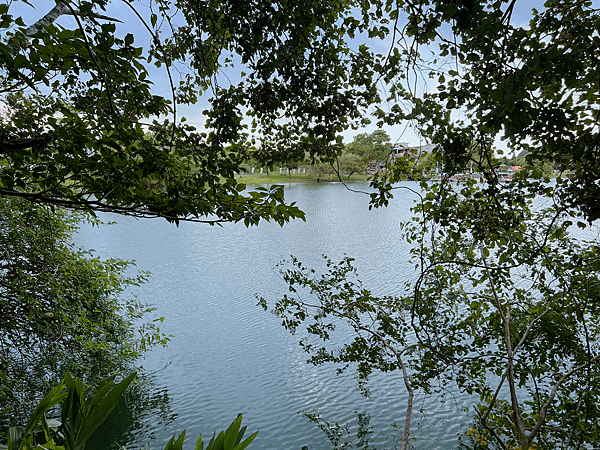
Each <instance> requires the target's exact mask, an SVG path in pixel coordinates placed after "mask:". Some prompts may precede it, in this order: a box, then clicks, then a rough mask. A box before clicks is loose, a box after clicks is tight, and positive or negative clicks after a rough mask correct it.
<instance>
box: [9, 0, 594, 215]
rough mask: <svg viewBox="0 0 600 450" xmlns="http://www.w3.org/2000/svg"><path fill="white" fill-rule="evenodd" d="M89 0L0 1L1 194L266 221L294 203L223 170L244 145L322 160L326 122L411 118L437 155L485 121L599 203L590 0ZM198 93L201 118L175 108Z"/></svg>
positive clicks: (484, 138) (329, 153) (338, 132)
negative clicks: (113, 1)
mask: <svg viewBox="0 0 600 450" xmlns="http://www.w3.org/2000/svg"><path fill="white" fill-rule="evenodd" d="M119 3H121V2H119ZM108 6H110V3H108V2H106V1H105V0H93V1H82V2H79V1H78V2H70V1H60V2H58V3H56V7H55V8H54V9H53V10H52V11H50V12H49V13H48V14H47V15H46V16H44V20H38V21H37V22H36V23H34V24H31V23H30V24H25V23H24V22H23V20H22V19H21V18H20V16H21V15H22V14H21V12H22V8H28V6H27V3H26V2H23V3H9V4H5V5H2V6H1V10H0V14H2V30H3V31H2V37H3V40H2V43H1V44H0V45H1V51H0V77H1V78H2V85H3V86H4V88H3V92H4V96H3V101H4V102H5V104H6V105H7V106H8V108H7V114H8V117H7V118H6V119H5V120H3V121H2V128H1V130H0V136H1V142H2V160H3V168H2V172H1V177H0V183H1V186H0V189H1V191H0V192H1V193H2V194H3V195H13V196H21V197H25V198H28V199H30V200H32V201H38V202H48V203H55V204H60V205H64V206H69V207H75V208H90V209H95V210H110V211H115V212H121V213H126V214H135V215H140V216H162V217H166V218H167V219H169V220H182V219H190V220H206V221H211V222H218V221H241V220H243V221H245V222H246V223H247V224H254V223H257V222H258V221H259V220H260V219H261V218H266V219H275V220H277V221H279V222H282V223H283V222H284V221H286V220H288V219H289V218H291V217H292V216H301V212H299V211H298V210H297V209H296V208H294V207H293V206H286V205H285V203H284V199H283V194H282V192H281V189H279V188H274V189H273V190H272V191H271V192H264V191H263V192H258V191H257V192H255V193H254V194H248V193H244V189H245V186H244V185H243V184H241V183H240V182H239V181H238V180H236V179H235V174H236V172H238V171H239V169H240V165H241V164H242V162H243V160H244V159H245V158H246V159H247V158H248V157H249V155H248V153H249V152H251V149H252V148H260V149H261V152H262V153H261V158H262V159H264V160H266V161H268V160H278V159H280V160H288V159H289V158H281V157H273V158H269V157H268V155H266V154H265V153H273V154H274V155H276V154H277V153H279V155H280V156H281V154H282V152H284V153H289V154H290V155H306V154H307V155H309V157H311V158H312V160H313V161H314V160H326V161H331V160H332V159H333V158H334V157H335V156H337V155H339V154H341V151H342V149H343V145H342V143H341V142H342V133H343V132H344V131H346V130H347V129H349V128H351V127H358V126H361V125H362V124H364V123H366V122H368V121H370V120H376V121H377V122H378V123H379V124H380V125H402V126H405V125H406V124H411V123H412V124H413V125H414V126H415V127H416V129H417V132H418V133H420V134H421V135H422V137H423V138H424V139H426V140H429V141H430V142H431V143H434V144H436V145H438V147H439V151H440V154H441V155H443V158H445V159H446V162H447V163H448V165H449V166H452V167H454V168H455V169H456V170H460V166H461V165H462V164H463V163H464V162H465V161H466V160H468V159H469V155H470V154H472V152H473V151H475V150H476V151H477V152H478V153H479V154H480V155H481V157H482V158H483V159H485V158H486V155H488V156H490V157H491V156H493V153H494V142H497V141H498V139H504V140H505V142H506V145H507V146H508V147H509V150H510V151H513V152H517V153H519V152H520V151H521V150H524V149H525V150H528V157H529V158H531V159H534V160H539V161H548V160H550V161H552V162H554V163H555V164H556V165H557V166H559V167H560V169H561V170H563V171H568V172H570V173H572V174H573V175H572V181H571V182H570V183H569V184H568V186H565V189H564V190H563V192H562V195H564V196H565V198H569V199H570V201H572V202H573V203H574V204H575V205H577V206H578V207H580V208H581V210H582V212H583V213H584V214H586V215H587V217H589V218H590V219H595V218H596V217H598V216H599V215H600V212H598V211H596V209H597V208H596V207H597V205H598V204H600V203H599V202H597V201H596V199H597V198H598V189H599V188H598V186H597V183H596V180H597V179H598V166H597V164H596V162H594V161H596V160H597V152H598V150H597V149H598V124H597V120H598V114H599V113H598V111H599V107H598V102H597V80H598V65H597V64H596V59H597V48H598V40H599V39H600V38H599V37H598V35H597V33H595V30H596V29H597V24H598V11H597V9H595V8H594V7H593V4H592V2H591V1H574V0H561V1H558V0H556V1H547V2H546V3H545V4H544V5H543V7H542V5H540V7H539V8H538V9H533V10H528V9H527V6H526V5H522V4H521V2H518V1H517V0H511V1H500V0H498V1H496V0H494V1H492V0H488V1H477V2H474V1H469V2H463V3H460V4H456V3H455V2H446V1H438V0H435V1H429V0H422V1H418V2H404V1H399V2H381V1H379V0H371V1H356V2H352V1H339V0H335V1H334V0H330V1H327V2H317V1H310V0H309V1H305V2H301V3H298V4H294V5H291V4H289V3H285V2H271V1H262V0H259V1H255V2H239V1H237V0H228V1H224V2H205V3H198V2H186V1H182V2H171V1H169V0H158V1H155V2H153V3H152V6H151V8H145V7H141V6H137V5H135V4H133V3H130V2H122V6H123V7H124V8H125V9H128V10H131V11H132V14H134V15H135V16H136V17H138V19H139V27H138V28H136V29H138V30H142V31H139V32H136V33H135V34H133V33H131V32H124V31H122V26H121V25H120V24H119V23H118V22H119V17H114V18H111V17H106V16H105V15H101V14H100V13H102V10H103V9H106V7H108ZM136 8H137V9H136ZM115 11H116V12H118V11H119V10H118V9H115ZM121 11H122V9H121ZM517 12H518V13H519V14H517ZM121 14H122V13H121ZM66 15H71V16H72V17H74V19H75V23H76V26H75V27H74V28H73V29H67V28H64V27H62V26H61V25H60V24H59V22H60V17H63V16H66ZM515 16H516V17H515ZM40 19H42V18H40ZM57 20H58V21H57ZM137 42H141V43H142V44H136V43H137ZM431 52H433V54H434V55H435V57H434V58H429V56H428V55H429V54H430V53H431ZM149 63H151V64H152V63H153V64H155V65H156V66H157V67H159V68H161V69H162V70H164V71H165V74H166V78H167V80H168V84H169V85H170V89H168V90H167V91H168V93H167V94H165V93H164V91H163V92H161V93H158V92H156V91H157V89H156V80H154V79H153V77H152V75H153V74H154V73H155V72H151V71H150V70H149V68H148V67H149V66H148V64H149ZM200 103H205V104H208V105H209V106H208V108H207V109H206V111H204V113H203V117H204V118H205V129H204V130H196V129H193V127H189V126H186V124H185V122H182V121H181V120H180V119H181V118H180V117H179V116H178V107H179V109H180V107H181V106H182V105H193V104H200ZM369 116H370V117H369ZM253 142H255V143H256V142H257V143H258V144H260V145H258V146H254V145H252V143H253ZM480 159H481V158H480ZM480 162H481V161H480Z"/></svg>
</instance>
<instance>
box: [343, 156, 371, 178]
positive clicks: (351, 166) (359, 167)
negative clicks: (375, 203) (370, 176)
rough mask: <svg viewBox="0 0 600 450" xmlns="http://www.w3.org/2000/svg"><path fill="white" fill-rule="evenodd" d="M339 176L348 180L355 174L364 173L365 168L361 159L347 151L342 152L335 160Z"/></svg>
mask: <svg viewBox="0 0 600 450" xmlns="http://www.w3.org/2000/svg"><path fill="white" fill-rule="evenodd" d="M337 167H338V168H339V172H340V174H346V175H348V179H350V177H351V176H352V175H354V174H355V173H364V172H365V169H366V166H365V163H364V161H363V159H362V158H361V157H360V156H358V155H356V154H354V153H350V152H348V151H344V152H343V153H342V154H341V155H340V156H339V157H338V159H337Z"/></svg>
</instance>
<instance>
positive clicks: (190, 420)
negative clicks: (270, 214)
mask: <svg viewBox="0 0 600 450" xmlns="http://www.w3.org/2000/svg"><path fill="white" fill-rule="evenodd" d="M353 186H357V185H353ZM407 186H410V187H413V188H414V187H415V186H416V185H414V184H408V183H407ZM358 187H359V188H361V189H364V190H366V189H368V185H367V184H359V185H358ZM395 197H396V198H395V199H394V200H393V201H392V202H391V203H390V206H389V207H388V208H382V209H377V210H371V211H369V209H368V203H369V197H368V196H367V195H363V194H356V193H352V192H349V191H348V190H347V189H346V188H345V187H344V186H343V185H341V184H326V185H324V184H320V185H290V186H288V187H286V200H287V201H290V202H291V201H295V202H297V204H298V205H299V206H300V208H302V209H303V210H304V211H305V212H306V215H307V220H306V222H303V221H294V222H292V223H290V224H287V225H285V226H284V227H283V228H281V227H279V226H278V225H276V224H271V223H263V224H261V225H259V226H258V227H254V228H250V229H247V228H245V227H244V226H243V225H241V224H226V225H225V226H223V227H210V226H206V225H202V224H189V223H182V224H180V226H179V227H175V226H174V225H172V224H168V223H167V222H166V221H163V220H140V221H137V220H135V219H132V218H127V217H118V216H109V217H107V220H115V221H117V222H118V223H117V224H116V225H111V226H103V227H100V228H91V227H84V228H83V229H82V230H81V233H80V242H81V243H82V245H84V246H85V247H87V248H93V249H96V254H97V255H98V256H101V257H110V256H114V257H120V258H123V259H134V260H136V262H137V265H138V267H139V268H140V269H143V270H148V271H150V272H152V276H151V277H150V281H149V282H148V283H147V284H146V285H144V286H142V288H141V289H139V290H137V291H136V294H137V295H138V297H139V298H140V299H141V300H143V301H145V302H148V303H151V304H153V305H155V306H156V307H157V313H156V314H157V315H158V316H164V317H165V322H164V323H163V325H162V326H161V330H162V331H163V332H165V333H167V334H171V335H173V336H174V337H173V338H172V340H171V342H170V344H169V346H168V347H167V348H164V349H163V348H157V349H155V350H153V351H152V352H151V353H150V354H149V355H147V357H146V359H145V360H144V361H142V365H143V366H144V367H145V368H146V369H147V371H148V372H149V373H152V372H154V371H157V372H156V373H155V375H154V379H153V380H152V382H151V383H150V384H149V385H148V388H147V392H146V394H145V395H141V396H140V397H141V402H140V403H139V404H136V402H135V401H128V402H127V403H125V404H124V405H121V407H120V409H119V411H118V412H117V414H116V415H115V417H113V418H111V419H110V420H111V422H109V423H108V424H107V425H106V426H105V427H104V430H105V431H100V432H99V434H100V436H101V437H102V439H107V433H108V431H106V430H108V429H111V428H114V429H115V430H114V431H115V432H116V433H115V436H116V435H118V436H120V437H119V438H118V441H119V443H121V444H123V445H126V446H127V448H136V449H137V448H140V447H143V446H145V445H146V444H147V443H149V442H150V443H151V446H152V448H162V447H163V446H164V445H165V443H166V442H167V441H168V439H169V438H170V437H171V436H172V435H173V434H174V433H176V432H177V433H179V432H181V431H182V430H184V429H187V435H188V436H189V437H190V439H189V442H188V448H193V442H195V439H196V437H197V436H198V434H200V433H202V434H203V435H204V436H212V433H213V431H215V430H217V431H219V430H222V429H224V428H226V427H227V426H228V425H229V424H230V423H231V422H232V421H233V420H234V419H235V417H236V416H237V414H238V413H240V412H241V413H243V414H244V424H245V425H247V426H248V432H250V433H252V432H254V431H256V430H260V432H259V434H258V437H257V438H256V440H255V441H254V443H253V444H252V446H251V448H256V449H266V450H271V449H272V450H276V449H277V450H279V449H286V450H293V449H296V450H299V449H301V448H302V447H303V446H307V447H308V448H309V449H323V448H330V447H331V445H330V444H329V443H328V440H327V437H326V436H325V435H324V433H323V432H322V431H320V430H319V429H318V427H317V426H315V425H314V424H312V423H310V422H309V421H308V420H306V418H304V417H303V416H301V415H300V414H299V412H300V411H307V412H311V411H314V410H318V411H319V413H320V414H321V415H322V417H323V418H324V419H325V420H327V421H328V422H330V423H333V422H339V423H354V424H355V425H354V426H358V425H357V422H356V418H355V416H354V415H355V412H356V411H361V412H364V413H365V414H368V416H369V417H370V425H371V426H373V431H374V432H373V434H372V435H370V442H371V445H373V446H374V447H377V448H382V447H383V446H384V445H385V446H387V447H392V446H393V445H394V443H395V442H396V441H397V433H396V432H395V429H394V428H393V426H392V424H393V423H395V422H396V423H403V421H404V412H405V408H406V394H405V390H404V387H403V386H404V385H403V382H402V380H401V377H400V376H399V374H395V373H387V374H375V375H374V376H373V378H372V382H371V384H370V387H371V396H370V397H369V398H365V397H363V396H361V395H360V393H359V392H358V391H357V389H356V380H355V378H354V375H353V373H352V371H348V372H346V373H344V374H342V375H339V376H338V375H336V370H335V367H333V366H331V365H324V366H320V367H313V366H310V365H307V364H306V359H307V355H306V354H304V353H303V352H302V350H301V348H300V347H299V345H298V339H297V337H294V336H291V335H289V334H288V333H287V332H286V331H285V330H284V329H283V328H282V327H281V326H280V324H279V321H278V319H277V318H276V317H275V316H273V315H272V314H268V313H265V312H264V311H263V310H262V308H260V307H257V306H256V299H255V294H259V295H260V296H263V297H265V298H267V299H275V298H277V297H279V296H280V295H281V294H283V293H285V292H286V290H287V286H286V285H285V283H283V281H282V280H281V279H280V278H279V277H278V274H277V273H276V270H274V267H275V265H276V264H277V263H278V262H279V261H281V260H282V259H284V258H286V257H289V255H295V256H296V257H298V259H299V260H300V261H302V262H303V263H305V265H308V266H316V267H318V266H319V265H321V264H322V258H321V255H322V254H327V255H328V256H330V257H331V258H332V259H333V260H339V259H340V258H342V257H343V255H344V254H347V255H349V256H351V257H354V258H355V259H356V263H355V266H356V267H357V269H358V272H359V276H360V278H361V279H362V281H363V283H364V285H365V287H367V288H369V289H371V290H372V291H373V292H374V294H391V295H401V294H402V286H403V283H404V281H405V280H406V278H407V277H412V275H413V271H414V267H412V266H411V265H409V264H408V251H409V247H408V246H407V244H406V243H404V242H403V241H401V240H400V235H399V232H400V225H401V222H402V221H403V220H406V219H408V218H409V217H410V211H409V208H410V207H411V206H412V202H413V199H414V197H415V194H414V193H412V192H410V191H398V192H396V194H395ZM162 368H164V370H159V369H162ZM468 405H469V401H468V398H465V397H461V396H455V395H454V393H450V394H449V395H447V396H446V397H444V398H441V397H439V396H436V397H435V398H431V397H424V396H421V397H417V398H416V401H415V415H414V419H413V423H414V427H413V430H414V432H415V434H416V436H417V439H418V440H417V441H416V442H415V443H414V446H415V448H418V449H423V450H427V449H437V448H441V449H450V448H453V447H454V446H455V445H456V442H457V433H458V432H459V430H460V429H461V421H463V420H464V421H466V420H467V419H468V417H467V415H466V414H465V415H464V416H461V411H462V410H463V409H464V408H466V407H467V406H468ZM419 410H421V411H422V413H421V414H420V413H418V411H419ZM457 412H458V413H457ZM96 442H97V443H96V444H94V445H96V447H93V446H92V445H91V444H90V447H89V448H90V449H95V448H98V449H99V448H100V446H99V445H100V441H96ZM104 442H106V441H104ZM102 448H106V445H104V446H103V447H102Z"/></svg>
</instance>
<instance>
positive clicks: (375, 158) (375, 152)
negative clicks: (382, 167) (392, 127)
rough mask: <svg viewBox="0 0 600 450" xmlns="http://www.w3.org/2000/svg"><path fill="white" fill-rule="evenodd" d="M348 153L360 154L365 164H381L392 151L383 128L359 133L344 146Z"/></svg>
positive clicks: (388, 138)
mask: <svg viewBox="0 0 600 450" xmlns="http://www.w3.org/2000/svg"><path fill="white" fill-rule="evenodd" d="M346 149H347V151H348V152H349V153H354V154H356V155H358V156H360V157H361V158H362V159H363V161H364V162H365V163H366V164H375V165H377V164H381V163H383V162H384V161H386V160H387V159H388V157H389V155H390V152H391V151H392V143H391V140H390V137H389V136H388V134H387V133H386V132H385V131H384V130H375V131H373V132H372V133H359V134H357V135H356V136H354V139H353V140H352V142H351V143H350V144H348V145H347V146H346Z"/></svg>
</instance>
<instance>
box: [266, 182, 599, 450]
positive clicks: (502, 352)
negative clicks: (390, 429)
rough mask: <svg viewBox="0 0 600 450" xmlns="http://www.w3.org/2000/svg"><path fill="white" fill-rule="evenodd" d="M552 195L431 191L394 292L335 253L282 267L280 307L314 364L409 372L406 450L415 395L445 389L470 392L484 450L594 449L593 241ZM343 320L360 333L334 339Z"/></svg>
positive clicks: (530, 190) (539, 187)
mask: <svg viewBox="0 0 600 450" xmlns="http://www.w3.org/2000/svg"><path fill="white" fill-rule="evenodd" d="M548 192H552V188H551V187H546V186H545V185H544V184H543V183H539V184H533V185H532V184H531V183H530V182H527V183H523V184H522V185H521V186H519V189H515V191H513V192H511V193H510V195H495V196H490V195H489V194H488V193H486V188H485V187H483V186H482V185H480V184H476V183H474V182H473V181H471V182H469V183H467V184H466V185H463V186H462V187H460V188H458V189H456V190H453V189H447V188H445V187H444V186H443V185H442V184H434V185H426V184H424V185H423V197H422V199H421V201H420V202H419V203H418V204H417V205H416V206H415V208H414V213H415V215H414V217H413V219H412V220H411V221H409V222H408V223H406V224H405V228H404V230H405V231H404V238H405V239H407V240H408V242H411V243H413V244H414V246H413V249H412V255H413V256H412V260H411V262H412V263H413V264H414V265H415V266H416V267H417V269H418V272H417V274H416V276H415V277H413V278H410V279H409V280H407V282H406V284H405V285H404V290H403V292H402V293H401V294H400V295H390V296H384V297H377V296H374V295H373V294H372V293H371V291H370V290H369V289H368V288H367V287H365V286H363V285H362V283H361V282H360V280H359V279H358V277H357V274H356V271H355V269H354V268H353V267H352V259H351V258H345V259H344V260H343V261H341V262H340V263H339V264H336V263H334V262H333V261H331V260H329V259H327V260H326V269H325V271H324V272H323V273H322V274H319V272H318V271H316V270H315V269H313V268H310V267H306V266H304V265H303V264H302V263H301V262H300V261H298V260H296V259H294V258H292V260H291V261H290V263H286V264H284V265H283V266H282V267H281V273H282V277H283V279H284V280H285V282H286V283H287V284H288V287H289V291H290V294H289V295H285V296H283V298H281V299H280V300H279V301H277V302H276V303H275V304H274V307H273V311H274V312H275V313H276V314H277V315H278V316H280V317H281V318H282V324H283V326H284V327H285V328H287V329H288V330H289V331H290V332H292V333H294V332H302V333H303V334H305V337H303V338H302V340H301V341H300V343H301V345H302V347H303V348H304V349H305V350H306V351H307V352H309V353H310V354H311V357H310V359H309V362H311V363H313V364H322V363H325V362H333V363H336V364H338V365H339V367H340V369H339V370H342V371H343V370H345V369H346V368H348V367H354V368H356V370H357V375H358V379H359V381H360V383H361V385H362V384H363V383H365V382H366V381H367V380H368V378H369V376H370V375H371V373H372V372H373V371H375V370H378V371H382V372H389V371H394V370H398V371H400V372H401V373H402V375H403V380H404V386H403V388H404V389H406V391H407V394H408V400H407V404H406V405H404V406H403V405H398V407H399V409H400V408H403V409H404V410H405V425H404V436H403V439H402V448H407V445H408V443H409V438H410V430H411V428H410V427H411V419H412V410H413V399H414V395H415V392H416V391H421V392H422V393H424V394H430V393H433V395H441V392H442V391H441V390H440V387H441V388H442V389H446V388H448V387H451V386H453V387H454V388H455V389H458V390H459V391H461V392H465V393H468V394H471V395H472V396H473V402H474V404H475V405H476V406H475V408H474V417H473V419H474V420H475V423H476V425H475V426H474V428H473V430H476V431H477V433H479V434H478V436H483V435H484V434H485V435H486V436H487V438H486V442H487V445H488V447H489V448H498V449H506V448H533V447H534V446H535V447H536V448H543V449H555V448H570V447H587V446H589V447H595V446H597V445H598V437H599V436H600V433H599V430H598V410H597V408H596V405H597V404H598V398H597V394H598V392H600V391H599V390H598V386H599V384H598V383H600V379H599V378H598V374H600V353H599V352H598V344H599V343H600V328H599V327H598V323H600V317H598V312H599V311H600V310H599V309H598V304H597V303H598V298H600V296H599V295H598V294H599V292H598V290H599V289H600V258H599V256H598V252H597V246H598V244H599V243H598V241H597V238H596V239H595V240H588V239H587V238H586V239H577V238H575V237H574V234H575V233H574V232H573V231H572V228H573V225H574V224H575V223H577V225H578V227H580V228H585V223H583V222H577V210H573V209H570V208H569V207H567V206H565V205H564V204H560V203H558V205H557V204H552V205H551V206H537V205H536V203H538V202H539V201H540V198H539V195H540V194H544V193H548ZM498 203H500V204H498ZM508 205H510V207H508ZM499 211H500V212H499ZM507 222H511V223H512V225H511V226H510V227H507V226H506V223H507ZM261 304H262V305H263V306H264V307H265V308H266V307H267V302H266V301H265V300H264V299H261ZM341 323H345V324H347V325H349V326H350V329H351V330H352V332H353V338H352V339H350V340H347V339H340V338H339V337H338V338H335V337H334V334H335V333H336V332H337V329H338V327H339V326H340V324H341ZM341 328H342V329H343V330H345V331H344V333H346V332H347V331H346V330H347V327H341ZM473 430H471V432H469V434H471V433H473ZM467 431H468V430H467Z"/></svg>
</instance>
